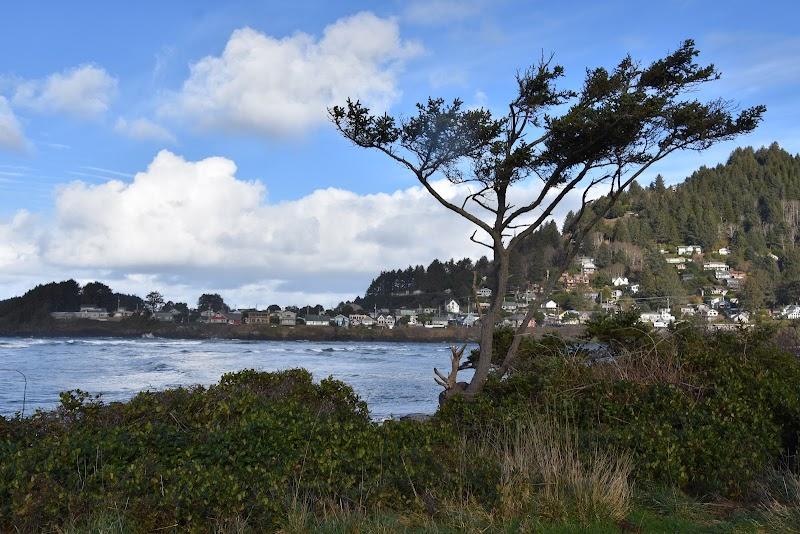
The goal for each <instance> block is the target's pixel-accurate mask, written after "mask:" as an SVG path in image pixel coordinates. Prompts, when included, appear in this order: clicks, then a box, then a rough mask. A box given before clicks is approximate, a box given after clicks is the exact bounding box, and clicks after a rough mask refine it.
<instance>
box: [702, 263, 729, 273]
mask: <svg viewBox="0 0 800 534" xmlns="http://www.w3.org/2000/svg"><path fill="white" fill-rule="evenodd" d="M729 269H730V267H728V264H727V263H725V262H722V261H707V262H705V263H704V264H703V270H704V271H727V270H729Z"/></svg>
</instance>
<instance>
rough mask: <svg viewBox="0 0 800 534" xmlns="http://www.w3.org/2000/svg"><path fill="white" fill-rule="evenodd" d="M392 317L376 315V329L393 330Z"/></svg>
mask: <svg viewBox="0 0 800 534" xmlns="http://www.w3.org/2000/svg"><path fill="white" fill-rule="evenodd" d="M394 323H395V321H394V317H393V316H392V315H383V314H381V315H378V318H377V319H375V324H376V325H377V326H378V328H389V329H392V328H394Z"/></svg>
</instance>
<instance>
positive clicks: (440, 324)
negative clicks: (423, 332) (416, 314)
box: [425, 317, 449, 328]
mask: <svg viewBox="0 0 800 534" xmlns="http://www.w3.org/2000/svg"><path fill="white" fill-rule="evenodd" d="M448 324H449V321H448V320H447V317H433V318H431V320H430V321H428V322H427V323H425V328H447V325H448Z"/></svg>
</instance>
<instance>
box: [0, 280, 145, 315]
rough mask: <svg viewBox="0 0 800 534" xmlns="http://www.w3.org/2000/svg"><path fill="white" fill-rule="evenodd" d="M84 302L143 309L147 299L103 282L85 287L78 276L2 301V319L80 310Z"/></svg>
mask: <svg viewBox="0 0 800 534" xmlns="http://www.w3.org/2000/svg"><path fill="white" fill-rule="evenodd" d="M81 306H95V307H98V308H104V309H106V310H107V311H109V312H113V311H114V310H116V309H117V306H119V307H122V308H126V309H129V310H136V309H140V310H141V309H144V301H143V300H142V299H141V298H139V297H137V296H136V295H126V294H124V293H115V292H114V291H112V290H111V288H109V287H108V286H107V285H105V284H102V283H100V282H90V283H88V284H86V285H84V286H83V287H81V285H80V284H79V283H78V282H76V281H75V280H66V281H63V282H50V283H49V284H42V285H38V286H36V287H34V288H33V289H31V290H29V291H28V292H26V293H25V294H24V295H22V296H21V297H13V298H10V299H7V300H2V301H0V322H4V323H10V324H15V323H30V322H39V321H45V320H48V319H49V316H50V313H51V312H57V311H61V312H64V311H77V310H79V309H80V307H81Z"/></svg>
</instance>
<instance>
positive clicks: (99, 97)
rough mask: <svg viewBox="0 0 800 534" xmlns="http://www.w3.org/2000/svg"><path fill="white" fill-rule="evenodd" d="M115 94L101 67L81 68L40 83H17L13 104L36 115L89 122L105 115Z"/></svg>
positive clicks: (112, 79) (115, 83)
mask: <svg viewBox="0 0 800 534" xmlns="http://www.w3.org/2000/svg"><path fill="white" fill-rule="evenodd" d="M116 92H117V80H116V78H114V77H112V76H111V75H109V74H108V73H107V72H106V71H105V70H104V69H103V68H101V67H97V66H94V65H81V66H78V67H74V68H72V69H68V70H65V71H63V72H57V73H54V74H51V75H50V76H48V77H47V78H45V79H43V80H27V81H23V82H20V83H18V84H17V86H16V91H15V93H14V104H16V105H18V106H25V107H29V108H31V109H35V110H37V111H47V112H56V113H66V114H69V115H73V116H76V117H81V118H91V117H96V116H98V115H102V114H103V113H105V112H106V111H108V108H109V106H110V105H111V100H112V99H113V98H114V96H115V95H116Z"/></svg>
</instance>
